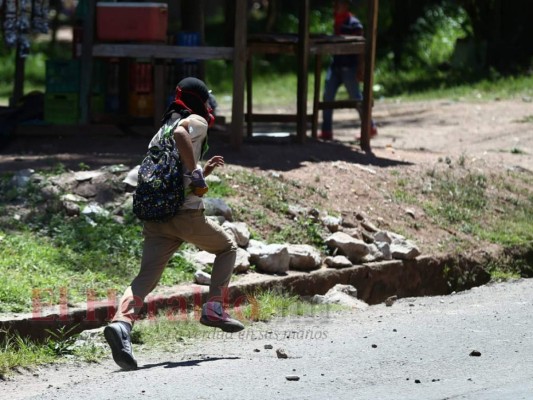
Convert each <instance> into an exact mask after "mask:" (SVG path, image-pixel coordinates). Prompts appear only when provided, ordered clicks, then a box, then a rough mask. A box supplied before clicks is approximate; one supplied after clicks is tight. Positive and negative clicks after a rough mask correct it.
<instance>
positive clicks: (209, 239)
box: [113, 210, 237, 324]
mask: <svg viewBox="0 0 533 400" xmlns="http://www.w3.org/2000/svg"><path fill="white" fill-rule="evenodd" d="M143 235H144V245H143V255H142V261H141V270H140V271H139V274H138V275H137V276H136V277H135V279H133V282H132V283H131V285H130V286H129V287H128V288H127V289H126V290H125V292H124V294H123V296H122V298H121V300H120V303H119V307H118V310H117V313H116V314H115V316H114V318H113V321H124V322H128V323H130V324H133V321H134V320H135V319H136V315H137V314H138V313H139V311H140V310H141V308H142V305H143V301H144V298H145V297H146V296H147V295H148V294H149V293H150V292H151V291H152V290H153V289H154V288H155V286H156V285H157V283H158V282H159V279H160V278H161V274H162V273H163V270H164V269H165V266H166V265H167V263H168V260H169V259H170V257H172V255H173V254H174V252H175V251H176V250H177V249H178V247H180V245H181V244H182V243H183V242H188V243H191V244H193V245H195V246H197V247H199V248H200V249H202V250H205V251H207V252H209V253H213V254H215V255H216V258H215V262H214V265H213V271H212V274H211V285H210V287H209V298H213V297H219V296H221V295H222V290H223V289H225V288H227V287H228V285H229V281H230V279H231V274H232V272H233V267H234V265H235V258H236V254H237V247H236V245H235V244H234V242H233V241H232V240H231V238H230V237H229V236H228V234H227V233H226V232H225V231H224V230H223V229H222V228H221V227H220V225H218V224H217V223H216V222H212V221H210V220H208V219H207V218H206V217H205V216H204V213H203V210H182V211H179V212H178V214H177V215H176V216H174V217H173V218H172V219H171V220H170V221H168V222H162V223H161V222H146V223H145V224H144V230H143Z"/></svg>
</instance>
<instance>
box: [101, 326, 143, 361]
mask: <svg viewBox="0 0 533 400" xmlns="http://www.w3.org/2000/svg"><path fill="white" fill-rule="evenodd" d="M104 337H105V340H107V343H109V347H111V352H112V353H113V360H115V362H116V363H117V365H118V366H119V367H120V368H122V369H124V370H126V371H131V370H134V369H137V360H136V359H135V357H134V356H133V350H132V348H131V338H130V334H129V332H128V330H127V329H126V328H125V327H124V326H122V324H121V323H120V322H112V323H111V324H109V325H108V326H106V327H105V329H104Z"/></svg>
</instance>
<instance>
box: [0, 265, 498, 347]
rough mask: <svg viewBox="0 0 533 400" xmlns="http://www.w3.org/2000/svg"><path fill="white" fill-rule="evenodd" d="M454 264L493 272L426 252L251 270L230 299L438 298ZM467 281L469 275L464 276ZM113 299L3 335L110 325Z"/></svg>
mask: <svg viewBox="0 0 533 400" xmlns="http://www.w3.org/2000/svg"><path fill="white" fill-rule="evenodd" d="M450 266H458V267H459V269H458V271H462V272H461V274H462V275H461V277H462V278H465V277H466V278H467V281H466V284H465V285H464V287H463V288H464V289H468V288H471V287H474V286H479V285H482V284H485V283H487V282H488V281H489V280H490V276H489V274H488V273H487V272H485V271H484V270H483V269H482V268H481V267H480V265H479V260H478V261H473V260H468V259H466V258H463V257H458V256H443V257H435V256H421V257H418V258H417V259H415V260H404V261H401V260H393V261H382V262H375V263H369V264H364V265H356V266H353V267H349V268H344V269H330V268H321V269H318V270H316V271H312V272H297V271H289V273H288V274H287V275H285V276H271V275H264V274H255V273H253V274H249V275H246V276H245V277H243V278H242V279H240V280H239V281H237V282H235V283H234V284H232V285H230V288H229V291H228V294H227V302H228V303H229V304H230V305H239V304H242V301H243V300H244V299H245V297H243V296H246V294H250V293H254V292H256V291H260V290H266V289H279V290H281V291H285V292H290V293H291V294H297V295H300V296H311V295H315V294H325V293H326V292H327V291H328V290H329V289H331V288H332V287H333V286H335V285H336V284H338V283H341V284H349V285H353V286H354V287H355V288H356V289H357V293H358V297H359V299H361V300H363V301H365V302H367V303H369V304H377V303H380V302H383V301H384V300H386V299H387V298H388V297H390V296H393V295H396V296H398V298H401V297H414V296H434V295H444V294H449V293H451V292H452V289H451V287H450V282H451V281H453V280H454V279H455V278H454V275H453V273H450ZM463 280H464V279H463ZM207 292H208V289H207V287H205V286H199V285H195V284H189V285H180V286H176V287H173V288H168V289H165V290H164V292H159V293H156V294H155V295H153V296H152V295H151V296H150V297H148V298H147V299H146V301H145V303H144V307H143V310H142V311H141V317H143V316H144V317H146V316H147V315H150V314H152V315H153V314H155V312H156V311H160V310H162V309H169V308H170V309H177V308H180V309H185V307H186V308H187V309H189V310H190V309H192V308H193V307H194V306H199V305H201V304H203V302H204V301H205V299H206V298H207ZM115 306H116V305H115V303H114V302H113V301H100V302H98V303H96V304H94V305H92V306H89V307H87V308H78V309H68V308H66V307H64V308H63V309H60V307H59V306H58V307H57V309H58V310H59V311H57V310H56V311H55V312H49V313H46V314H43V315H41V316H39V317H38V318H37V317H36V316H35V315H33V314H29V315H22V316H19V317H18V318H9V317H8V318H4V319H1V320H0V339H2V337H3V336H4V335H5V332H6V331H9V332H11V333H18V334H19V335H21V336H24V337H31V338H32V339H35V340H42V339H44V338H46V337H48V336H49V333H48V332H47V330H56V329H59V328H62V327H64V329H65V330H68V329H71V328H74V327H75V329H73V331H72V333H73V334H74V333H78V332H81V331H84V330H87V329H94V328H97V327H100V326H103V325H105V324H107V322H108V321H109V320H110V319H111V317H112V316H113V314H114V312H115Z"/></svg>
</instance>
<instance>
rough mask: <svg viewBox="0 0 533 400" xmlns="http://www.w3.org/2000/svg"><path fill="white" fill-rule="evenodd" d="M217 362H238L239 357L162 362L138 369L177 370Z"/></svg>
mask: <svg viewBox="0 0 533 400" xmlns="http://www.w3.org/2000/svg"><path fill="white" fill-rule="evenodd" d="M218 360H240V357H213V358H203V359H200V360H187V361H179V362H173V361H164V362H161V363H157V364H146V365H143V366H142V367H139V368H138V369H149V368H157V367H163V368H178V367H197V366H198V365H200V364H201V363H204V362H208V361H218Z"/></svg>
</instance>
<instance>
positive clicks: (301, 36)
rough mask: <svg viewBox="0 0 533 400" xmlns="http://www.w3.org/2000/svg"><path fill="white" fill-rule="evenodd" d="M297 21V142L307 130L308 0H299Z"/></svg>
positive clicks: (302, 141)
mask: <svg viewBox="0 0 533 400" xmlns="http://www.w3.org/2000/svg"><path fill="white" fill-rule="evenodd" d="M298 3H299V6H300V12H299V21H298V90H297V100H296V109H297V115H298V121H297V127H296V135H297V140H298V142H299V143H304V142H305V137H306V132H307V121H306V117H307V67H308V65H309V0H300V1H299V2H298Z"/></svg>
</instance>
